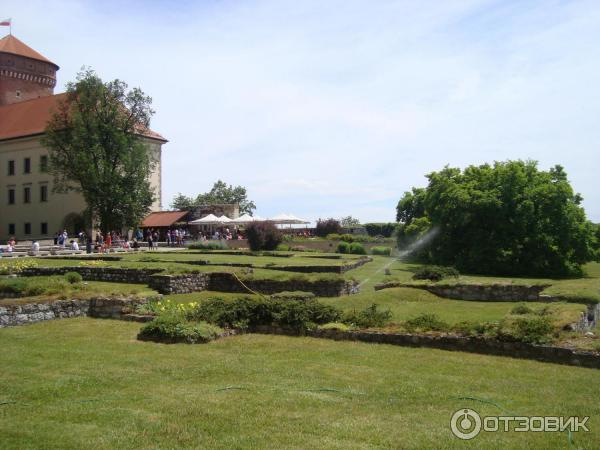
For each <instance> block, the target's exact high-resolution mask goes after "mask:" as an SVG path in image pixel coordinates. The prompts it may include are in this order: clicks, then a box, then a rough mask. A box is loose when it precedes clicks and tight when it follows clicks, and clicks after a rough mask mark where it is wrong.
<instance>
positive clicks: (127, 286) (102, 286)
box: [0, 275, 158, 306]
mask: <svg viewBox="0 0 600 450" xmlns="http://www.w3.org/2000/svg"><path fill="white" fill-rule="evenodd" d="M11 286H16V288H17V289H19V290H21V291H20V292H24V293H28V292H33V293H34V295H30V296H27V297H23V298H3V291H5V290H6V289H7V287H8V288H10V287H11ZM13 289H14V287H13ZM98 294H102V295H115V294H116V295H139V296H143V297H148V296H155V295H158V292H156V291H155V290H153V289H150V288H149V287H148V286H146V285H143V284H132V283H109V282H104V281H82V282H79V283H75V284H70V283H69V282H68V281H67V280H66V279H65V277H64V276H61V275H56V276H43V277H22V278H4V279H0V306H3V305H9V304H11V305H12V304H24V303H46V302H50V301H54V300H58V299H83V298H89V297H91V296H94V295H98Z"/></svg>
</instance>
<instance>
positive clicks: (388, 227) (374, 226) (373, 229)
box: [365, 222, 398, 237]
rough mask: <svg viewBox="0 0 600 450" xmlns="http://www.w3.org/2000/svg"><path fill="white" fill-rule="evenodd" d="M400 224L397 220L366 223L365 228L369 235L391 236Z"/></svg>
mask: <svg viewBox="0 0 600 450" xmlns="http://www.w3.org/2000/svg"><path fill="white" fill-rule="evenodd" d="M397 226H398V224H397V223H395V222H389V223H366V224H365V230H367V234H368V235H369V236H383V237H391V236H392V234H394V230H395V229H396V227H397Z"/></svg>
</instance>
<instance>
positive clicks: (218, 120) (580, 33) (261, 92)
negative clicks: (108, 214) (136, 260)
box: [0, 0, 600, 222]
mask: <svg viewBox="0 0 600 450" xmlns="http://www.w3.org/2000/svg"><path fill="white" fill-rule="evenodd" d="M0 16H1V17H0V19H3V18H5V17H6V18H8V17H12V19H13V24H14V25H13V34H14V35H15V36H16V37H18V38H19V39H21V40H22V41H24V42H25V43H26V44H28V45H29V46H31V47H32V48H34V49H35V50H37V51H39V52H40V53H42V54H43V55H44V56H46V57H48V58H49V59H51V60H52V61H54V62H55V63H57V64H58V65H59V66H60V67H61V69H60V71H59V72H58V86H57V89H56V92H61V91H63V90H64V85H65V83H66V82H68V81H72V80H74V79H75V77H76V74H77V72H78V71H79V70H80V69H81V67H82V66H90V67H92V68H93V69H94V70H95V71H96V72H97V73H98V74H99V75H100V76H101V77H102V78H103V79H104V80H105V81H107V80H111V79H114V78H119V79H122V80H124V81H126V82H127V83H128V84H129V85H130V86H131V87H140V88H142V90H143V91H144V92H146V93H147V94H148V95H150V96H151V97H152V98H153V108H154V109H155V110H156V114H155V116H154V117H153V120H152V128H153V129H154V130H155V131H157V132H159V133H161V134H162V135H163V136H165V137H166V138H167V139H168V140H169V143H168V144H166V145H165V146H163V159H162V162H163V204H164V207H165V208H168V206H169V203H170V202H171V200H172V198H173V197H174V196H175V195H176V194H177V193H178V192H181V193H184V194H186V195H193V196H195V195H196V194H198V193H201V192H206V191H208V190H210V188H211V186H212V184H213V183H214V182H215V181H216V180H217V179H222V180H224V181H225V182H227V183H229V184H233V185H242V186H245V187H246V188H247V190H248V195H249V198H250V199H252V200H254V202H255V203H256V205H257V211H256V213H258V214H259V215H261V216H265V217H268V216H273V215H275V214H278V213H281V212H287V213H293V214H296V215H298V216H301V217H304V218H307V219H309V220H315V219H317V218H319V217H322V218H326V217H335V218H340V217H343V216H348V215H352V216H354V217H357V218H359V219H360V220H361V221H363V222H369V221H393V220H395V206H396V204H397V202H398V200H399V198H400V197H401V196H402V194H403V192H404V191H407V190H409V189H410V188H411V187H413V186H426V184H427V179H426V178H425V175H426V174H427V173H430V172H432V171H436V170H440V169H442V168H443V167H444V166H445V165H450V166H453V167H466V166H468V165H470V164H483V163H485V162H490V163H491V162H493V161H503V160H507V159H533V160H537V161H539V165H540V168H542V169H544V170H546V169H548V168H550V167H552V166H554V165H555V164H560V165H562V166H564V167H565V169H566V171H567V173H568V174H569V179H570V181H571V183H572V185H573V187H574V189H575V190H576V191H577V192H579V193H581V194H582V195H583V197H584V203H583V205H584V207H585V208H586V211H587V214H588V217H589V218H590V219H591V220H593V221H595V222H600V189H599V188H598V187H599V185H600V183H599V182H598V180H597V179H596V177H597V176H598V175H599V171H600V152H599V150H600V149H599V145H600V122H599V118H600V83H599V82H598V74H600V45H599V43H600V2H599V1H597V0H594V1H552V0H545V1H527V0H519V1H510V0H500V1H487V0H456V1H450V0H447V1H446V0H444V1H439V0H436V1H416V0H415V1H384V0H382V1H366V0H365V1H355V0H327V1H323V0H319V1H317V0H302V1H297V0H296V1H288V0H264V1H252V0H248V1H227V0H223V1H174V2H159V1H145V2H141V1H129V2H113V1H112V0H109V1H101V2H98V1H77V0H70V1H66V0H53V1H52V2H48V1H47V0H44V1H36V0H28V1H26V2H23V1H22V0H19V1H16V0H3V1H2V3H1V4H0ZM2 33H3V31H2V30H1V29H0V35H1V34H2Z"/></svg>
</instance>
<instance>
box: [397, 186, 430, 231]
mask: <svg viewBox="0 0 600 450" xmlns="http://www.w3.org/2000/svg"><path fill="white" fill-rule="evenodd" d="M424 215H425V189H423V188H412V191H407V192H405V193H404V195H403V196H402V198H401V199H400V201H399V202H398V206H396V221H397V222H402V223H405V224H407V225H408V224H410V223H411V222H412V220H413V219H417V218H419V217H423V216H424Z"/></svg>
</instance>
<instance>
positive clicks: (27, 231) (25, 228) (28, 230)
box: [23, 222, 31, 234]
mask: <svg viewBox="0 0 600 450" xmlns="http://www.w3.org/2000/svg"><path fill="white" fill-rule="evenodd" d="M23 228H24V230H23V231H24V232H25V234H31V224H30V223H29V222H25V226H24V227H23Z"/></svg>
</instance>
